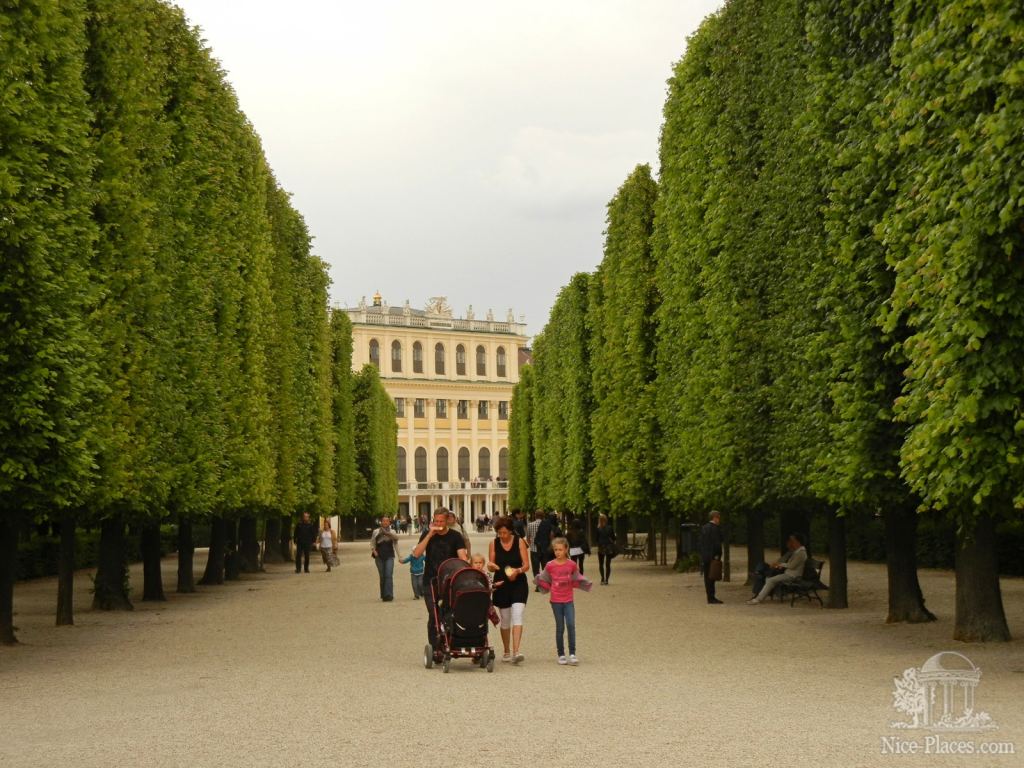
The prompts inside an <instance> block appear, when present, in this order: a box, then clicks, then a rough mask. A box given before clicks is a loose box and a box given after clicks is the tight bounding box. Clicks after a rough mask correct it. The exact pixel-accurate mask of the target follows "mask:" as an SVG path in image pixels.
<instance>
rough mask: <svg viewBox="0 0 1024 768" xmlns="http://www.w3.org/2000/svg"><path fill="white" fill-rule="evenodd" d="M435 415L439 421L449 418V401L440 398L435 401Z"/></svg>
mask: <svg viewBox="0 0 1024 768" xmlns="http://www.w3.org/2000/svg"><path fill="white" fill-rule="evenodd" d="M434 415H435V416H437V418H439V419H447V418H448V401H447V400H441V399H440V398H438V399H437V400H435V401H434Z"/></svg>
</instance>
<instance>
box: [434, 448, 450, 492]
mask: <svg viewBox="0 0 1024 768" xmlns="http://www.w3.org/2000/svg"><path fill="white" fill-rule="evenodd" d="M437 482H439V483H447V482H448V449H447V448H445V447H443V446H442V447H441V448H438V449H437Z"/></svg>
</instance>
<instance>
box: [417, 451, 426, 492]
mask: <svg viewBox="0 0 1024 768" xmlns="http://www.w3.org/2000/svg"><path fill="white" fill-rule="evenodd" d="M415 457H416V482H417V483H425V482H427V449H426V448H422V447H420V448H417V449H416V453H415Z"/></svg>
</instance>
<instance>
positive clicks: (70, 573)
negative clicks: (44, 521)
mask: <svg viewBox="0 0 1024 768" xmlns="http://www.w3.org/2000/svg"><path fill="white" fill-rule="evenodd" d="M74 623H75V515H74V513H73V512H65V513H64V514H63V515H61V518H60V553H59V555H58V558H57V626H58V627H63V626H70V625H72V624H74Z"/></svg>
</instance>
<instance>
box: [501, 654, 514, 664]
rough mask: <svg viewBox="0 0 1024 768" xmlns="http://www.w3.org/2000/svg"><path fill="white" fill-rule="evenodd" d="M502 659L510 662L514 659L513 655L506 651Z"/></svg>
mask: <svg viewBox="0 0 1024 768" xmlns="http://www.w3.org/2000/svg"><path fill="white" fill-rule="evenodd" d="M501 660H502V661H504V662H505V663H506V664H508V663H509V662H510V661H512V656H511V655H509V654H507V653H506V654H505V655H504V656H502V657H501Z"/></svg>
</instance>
